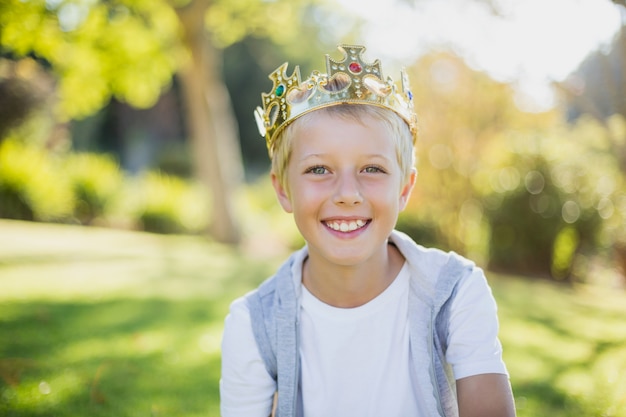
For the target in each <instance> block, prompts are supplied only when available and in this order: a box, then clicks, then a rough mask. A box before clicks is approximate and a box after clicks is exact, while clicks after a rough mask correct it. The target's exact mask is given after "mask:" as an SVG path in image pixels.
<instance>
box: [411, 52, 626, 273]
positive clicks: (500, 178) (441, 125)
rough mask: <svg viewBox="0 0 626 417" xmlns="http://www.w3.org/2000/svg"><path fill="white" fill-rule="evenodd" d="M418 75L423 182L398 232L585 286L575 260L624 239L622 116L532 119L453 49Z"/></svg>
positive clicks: (500, 265) (419, 68)
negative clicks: (570, 121) (572, 122)
mask: <svg viewBox="0 0 626 417" xmlns="http://www.w3.org/2000/svg"><path fill="white" fill-rule="evenodd" d="M411 79H412V83H413V84H414V86H413V90H414V91H416V92H418V93H417V94H416V106H417V112H418V115H419V116H420V121H421V122H420V123H421V125H420V135H419V138H418V143H417V154H418V161H419V162H418V171H419V175H418V180H417V184H416V187H415V190H414V193H413V196H412V197H411V200H410V202H409V205H408V207H407V209H406V210H405V212H403V213H402V215H401V217H400V222H399V227H400V228H402V229H404V230H406V231H408V232H409V233H410V234H411V235H412V236H413V237H415V239H416V240H417V241H420V242H424V243H425V244H429V245H430V244H433V241H434V244H433V245H434V246H438V247H442V248H444V249H453V250H456V251H458V252H461V253H464V254H466V255H468V256H470V257H471V258H473V259H475V260H477V261H478V262H480V263H485V264H487V263H489V264H490V265H491V266H492V267H493V268H497V269H505V270H509V271H517V272H527V273H530V274H534V275H544V276H550V275H552V276H554V277H558V278H565V277H568V278H569V277H570V273H573V274H574V275H575V276H576V277H577V278H579V279H585V278H586V277H585V273H586V272H585V271H584V270H575V269H576V268H574V266H575V265H576V264H577V262H576V258H577V256H579V255H580V254H581V253H587V254H593V253H595V254H598V253H600V254H605V255H606V254H607V253H608V252H607V250H608V249H609V248H611V247H613V246H615V242H616V241H617V240H618V239H619V236H625V235H626V233H625V232H624V228H625V226H624V224H626V221H625V219H626V210H624V208H623V207H624V206H626V188H625V182H624V177H623V174H622V173H621V171H620V161H619V152H616V151H615V149H617V148H616V146H617V145H616V144H617V142H618V141H619V140H622V141H623V140H624V138H625V137H626V135H624V134H623V133H624V131H625V126H626V123H625V122H624V119H623V118H621V117H619V116H615V117H614V118H613V119H611V120H610V121H608V122H607V123H604V124H602V123H598V122H595V121H593V120H589V119H581V120H579V121H578V122H577V123H576V124H575V125H568V124H567V123H565V122H564V121H563V120H562V117H561V116H560V115H559V113H557V112H556V111H555V112H550V113H540V114H535V113H525V112H522V111H520V110H519V109H518V108H517V107H516V105H515V101H514V99H513V98H514V94H513V92H512V91H511V88H510V87H509V86H507V85H505V84H501V83H497V82H495V81H493V80H491V79H489V78H488V77H487V76H486V75H485V74H481V73H478V72H476V71H472V70H471V69H469V68H468V67H467V66H466V65H465V64H464V63H463V62H462V61H461V60H460V59H459V58H456V57H454V56H451V55H447V54H434V55H431V56H426V57H424V58H423V59H421V60H420V61H419V62H418V63H417V64H416V65H415V66H414V67H413V68H412V69H411ZM570 229H572V230H574V231H575V232H576V233H575V235H576V236H577V239H576V243H577V244H576V247H571V245H570V246H568V244H571V243H572V242H574V240H572V239H564V236H568V235H567V233H569V232H567V230H570ZM559 236H560V237H559ZM570 237H571V236H570ZM557 238H558V239H557ZM557 240H558V241H557Z"/></svg>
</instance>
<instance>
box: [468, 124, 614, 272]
mask: <svg viewBox="0 0 626 417" xmlns="http://www.w3.org/2000/svg"><path fill="white" fill-rule="evenodd" d="M490 151H491V155H492V158H490V159H489V162H490V164H489V165H488V166H486V167H485V169H483V170H482V171H481V173H480V174H479V175H477V176H476V178H474V183H475V184H476V185H477V189H479V190H481V192H482V193H483V203H484V206H485V211H484V213H485V215H486V222H487V224H488V226H489V228H490V230H491V242H490V250H489V255H490V266H491V267H494V268H497V269H506V270H509V271H511V270H516V271H521V272H527V273H533V274H543V275H549V276H552V277H554V278H557V279H564V278H569V277H571V274H572V268H573V266H574V264H575V258H576V256H577V254H579V253H583V252H587V253H593V252H595V253H598V252H599V250H602V249H603V247H608V246H610V245H611V243H610V242H609V241H610V240H611V239H610V238H609V239H608V241H605V242H604V243H603V242H602V235H603V233H604V232H605V231H606V227H607V225H609V224H610V223H612V222H615V216H616V215H617V214H616V213H615V212H616V210H607V208H606V207H605V206H606V205H607V204H609V203H607V202H610V201H611V200H612V199H615V198H616V197H617V195H618V194H619V193H620V189H621V186H620V183H621V181H622V180H621V177H622V175H621V173H620V170H619V166H618V162H617V160H616V158H615V155H614V154H612V152H611V144H610V135H609V132H607V130H606V129H605V128H604V127H603V126H601V125H599V124H598V123H596V122H593V121H590V120H581V121H580V122H579V123H577V124H576V125H574V126H556V127H554V128H552V129H550V130H546V131H542V132H531V133H529V132H526V133H524V132H509V133H508V134H506V135H503V136H502V137H500V138H499V140H498V141H495V142H494V143H493V145H492V148H491V150H490ZM494 155H497V156H496V157H494ZM605 240H607V239H605ZM574 272H575V271H574ZM574 275H576V274H575V273H574ZM579 278H583V279H584V277H579Z"/></svg>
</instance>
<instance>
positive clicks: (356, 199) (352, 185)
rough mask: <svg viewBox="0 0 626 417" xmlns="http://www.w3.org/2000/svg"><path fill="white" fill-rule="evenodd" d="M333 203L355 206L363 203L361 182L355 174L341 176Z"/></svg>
mask: <svg viewBox="0 0 626 417" xmlns="http://www.w3.org/2000/svg"><path fill="white" fill-rule="evenodd" d="M333 202H334V203H335V204H340V205H348V206H353V205H356V204H361V203H362V202H363V196H362V195H361V191H360V187H359V181H358V179H357V178H355V176H354V175H353V174H343V175H339V176H338V178H337V184H336V189H335V194H334V196H333Z"/></svg>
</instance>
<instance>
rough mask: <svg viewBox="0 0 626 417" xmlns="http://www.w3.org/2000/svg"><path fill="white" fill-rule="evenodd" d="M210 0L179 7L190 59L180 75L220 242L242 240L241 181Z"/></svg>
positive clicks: (195, 156)
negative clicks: (237, 207)
mask: <svg viewBox="0 0 626 417" xmlns="http://www.w3.org/2000/svg"><path fill="white" fill-rule="evenodd" d="M208 4H209V2H208V1H206V0H195V1H192V2H191V3H190V4H189V5H188V6H186V7H184V8H182V9H180V10H178V16H179V19H180V21H181V25H182V28H183V29H184V31H185V34H184V35H185V42H186V45H187V47H188V48H189V51H190V53H191V62H189V65H188V66H187V67H185V68H184V69H183V70H182V71H181V73H180V74H179V75H180V80H181V85H182V88H183V93H184V102H185V107H186V109H185V111H186V114H185V120H186V121H187V127H188V131H189V135H190V138H189V139H190V147H191V153H192V162H193V167H194V171H195V174H196V176H197V178H198V179H199V180H200V181H201V182H202V183H203V184H205V185H206V186H208V187H209V188H210V190H211V195H212V204H213V216H212V222H211V230H210V232H211V234H212V235H213V237H214V238H215V239H216V240H218V241H220V242H224V243H231V244H236V243H239V241H240V230H239V227H238V225H237V223H236V220H235V213H234V199H233V197H234V195H235V191H236V190H237V188H238V187H239V185H240V184H241V182H242V180H243V167H242V159H241V151H240V149H239V144H238V143H239V142H238V131H237V124H236V122H235V118H234V115H233V111H232V106H231V102H230V97H229V95H228V91H227V90H226V86H225V84H224V82H223V80H222V76H221V56H220V53H219V51H218V50H217V49H216V48H215V47H214V46H213V45H212V44H211V41H210V39H209V35H208V33H207V31H206V30H205V28H204V15H205V12H206V9H207V7H208Z"/></svg>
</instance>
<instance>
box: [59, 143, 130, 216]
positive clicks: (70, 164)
mask: <svg viewBox="0 0 626 417" xmlns="http://www.w3.org/2000/svg"><path fill="white" fill-rule="evenodd" d="M64 168H65V169H66V171H67V174H68V176H69V179H70V181H71V184H72V189H73V193H74V199H75V206H74V207H75V208H74V216H75V217H76V219H77V220H78V221H79V222H80V223H81V224H92V223H93V222H94V220H97V219H102V218H104V217H105V216H106V213H107V210H108V209H109V208H110V207H111V205H112V203H113V202H114V199H115V198H116V196H118V195H119V193H120V191H121V189H122V184H123V182H124V176H123V173H122V171H121V170H120V167H119V165H118V164H117V163H116V162H115V161H114V160H113V158H111V157H110V156H108V155H96V154H88V153H78V154H70V155H68V157H67V159H66V161H65V167H64Z"/></svg>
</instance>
